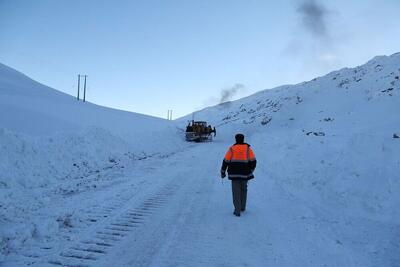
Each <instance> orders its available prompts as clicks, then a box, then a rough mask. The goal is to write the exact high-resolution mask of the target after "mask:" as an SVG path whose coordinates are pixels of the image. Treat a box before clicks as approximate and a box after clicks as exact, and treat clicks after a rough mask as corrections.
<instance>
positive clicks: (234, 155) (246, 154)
mask: <svg viewBox="0 0 400 267" xmlns="http://www.w3.org/2000/svg"><path fill="white" fill-rule="evenodd" d="M255 159H256V157H255V155H254V152H253V150H252V149H251V148H250V146H249V145H248V144H237V145H233V146H231V147H230V148H229V150H228V151H227V152H226V154H225V157H224V160H225V161H227V162H249V161H251V160H255Z"/></svg>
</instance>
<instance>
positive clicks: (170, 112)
mask: <svg viewBox="0 0 400 267" xmlns="http://www.w3.org/2000/svg"><path fill="white" fill-rule="evenodd" d="M167 120H169V121H171V120H172V109H168V112H167Z"/></svg>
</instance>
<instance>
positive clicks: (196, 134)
mask: <svg viewBox="0 0 400 267" xmlns="http://www.w3.org/2000/svg"><path fill="white" fill-rule="evenodd" d="M212 133H214V137H215V136H216V135H217V131H216V130H215V127H214V128H212V127H211V125H208V126H207V122H205V121H194V120H192V121H191V122H189V124H188V125H187V126H186V141H189V142H205V141H212V138H213V135H212Z"/></svg>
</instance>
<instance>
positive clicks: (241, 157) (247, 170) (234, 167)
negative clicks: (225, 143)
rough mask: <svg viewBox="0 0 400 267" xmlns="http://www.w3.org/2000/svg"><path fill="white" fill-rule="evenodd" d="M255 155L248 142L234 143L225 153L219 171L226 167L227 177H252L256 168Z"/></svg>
mask: <svg viewBox="0 0 400 267" xmlns="http://www.w3.org/2000/svg"><path fill="white" fill-rule="evenodd" d="M256 164H257V161H256V156H255V154H254V152H253V150H252V149H251V147H250V145H249V144H246V143H244V144H234V145H233V146H231V147H230V148H229V149H228V151H227V152H226V154H225V157H224V160H223V161H222V167H221V172H223V173H225V171H226V170H227V169H228V177H229V179H246V180H249V179H252V178H254V175H253V171H254V169H255V168H256Z"/></svg>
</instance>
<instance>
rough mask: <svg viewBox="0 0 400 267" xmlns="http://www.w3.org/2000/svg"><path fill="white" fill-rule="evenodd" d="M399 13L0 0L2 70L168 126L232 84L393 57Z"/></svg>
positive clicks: (269, 4) (288, 4)
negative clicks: (84, 86) (83, 91)
mask: <svg viewBox="0 0 400 267" xmlns="http://www.w3.org/2000/svg"><path fill="white" fill-rule="evenodd" d="M310 5H311V7H317V12H314V11H315V8H314V9H313V8H311V9H309V7H310ZM307 7H308V9H307ZM399 14H400V1H398V0H354V1H351V0H348V1H345V0H335V1H327V0H326V1H323V0H320V1H316V0H315V1H312V0H305V1H302V0H283V1H266V0H260V1H252V0H249V1H235V0H233V1H228V0H226V1H218V0H205V1H203V0H201V1H195V0H181V1H175V0H164V1H153V0H146V1H144V0H143V1H117V0H115V1H111V0H109V1H101V0H98V1H93V0H92V1H91V0H84V1H78V0H57V1H56V0H35V1H26V0H0V62H1V63H3V64H6V65H8V66H11V67H13V68H15V69H17V70H19V71H21V72H23V73H25V74H27V75H28V76H30V77H32V78H33V79H35V80H37V81H39V82H41V83H44V84H46V85H49V86H51V87H53V88H56V89H58V90H60V91H63V92H66V93H68V94H71V95H76V86H77V85H76V84H77V74H78V73H83V74H88V75H89V77H88V87H89V88H88V96H87V98H88V100H89V101H91V102H94V103H97V104H100V105H105V106H109V107H114V108H119V109H124V110H130V111H134V112H139V113H144V114H149V115H153V116H159V117H163V118H165V117H166V114H167V110H168V109H172V110H173V111H174V114H173V115H174V118H176V117H177V116H183V115H186V114H188V113H190V112H192V111H194V110H196V109H199V108H202V107H204V106H206V105H212V104H216V103H218V100H219V98H220V94H221V90H222V89H227V88H230V87H232V86H234V85H235V84H243V85H244V88H243V89H241V90H239V92H238V93H237V94H236V95H235V96H234V98H238V97H242V96H245V95H249V94H251V93H254V92H257V91H259V90H262V89H267V88H272V87H275V86H278V85H281V84H288V83H298V82H301V81H304V80H308V79H312V78H314V77H315V76H320V75H323V74H325V73H327V72H329V71H332V70H335V69H338V68H341V67H345V66H355V65H359V64H363V63H364V62H365V61H367V60H369V59H370V58H371V57H373V56H375V55H381V54H386V55H388V54H392V53H395V52H399V51H400V16H399Z"/></svg>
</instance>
